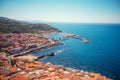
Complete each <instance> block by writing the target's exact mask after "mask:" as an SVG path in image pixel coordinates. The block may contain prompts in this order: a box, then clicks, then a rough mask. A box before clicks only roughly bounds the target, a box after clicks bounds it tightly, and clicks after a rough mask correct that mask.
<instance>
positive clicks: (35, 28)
mask: <svg viewBox="0 0 120 80" xmlns="http://www.w3.org/2000/svg"><path fill="white" fill-rule="evenodd" d="M40 31H48V32H49V31H50V32H52V31H55V32H61V31H60V30H58V29H57V28H54V27H52V26H50V25H48V24H43V23H37V24H32V23H28V22H24V21H18V20H13V19H9V18H6V17H0V32H2V33H39V32H40Z"/></svg>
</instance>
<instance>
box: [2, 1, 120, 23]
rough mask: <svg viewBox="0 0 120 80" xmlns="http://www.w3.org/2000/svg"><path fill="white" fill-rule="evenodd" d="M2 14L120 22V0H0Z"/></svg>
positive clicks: (28, 17) (37, 17) (78, 20)
mask: <svg viewBox="0 0 120 80" xmlns="http://www.w3.org/2000/svg"><path fill="white" fill-rule="evenodd" d="M0 16H5V17H8V18H13V19H18V20H40V21H52V22H87V23H120V0H0Z"/></svg>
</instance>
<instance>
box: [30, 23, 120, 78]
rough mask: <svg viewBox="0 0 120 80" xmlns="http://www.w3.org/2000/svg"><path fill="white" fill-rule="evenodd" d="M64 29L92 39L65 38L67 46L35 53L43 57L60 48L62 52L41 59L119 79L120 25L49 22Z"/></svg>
mask: <svg viewBox="0 0 120 80" xmlns="http://www.w3.org/2000/svg"><path fill="white" fill-rule="evenodd" d="M48 24H49V25H51V26H53V27H56V28H58V29H60V30H62V31H63V32H66V33H71V34H76V35H78V36H80V37H83V38H85V39H87V40H89V41H90V42H89V43H84V42H82V41H80V40H78V39H74V38H69V39H68V40H63V41H61V43H63V44H64V45H60V46H56V47H53V48H49V49H46V50H42V51H36V52H33V53H32V55H34V56H40V55H44V54H48V53H50V52H53V51H58V50H61V52H60V53H59V54H56V55H55V56H52V57H46V58H44V59H42V60H40V61H41V62H43V63H47V62H51V63H53V64H54V65H62V66H64V67H67V68H73V69H76V70H84V71H88V72H95V73H100V74H101V75H103V76H106V77H109V78H112V79H114V80H120V24H92V23H88V24H84V23H83V24H82V23H81V24H80V23H48ZM61 36H63V35H60V34H53V35H51V36H50V38H54V39H58V38H59V37H61Z"/></svg>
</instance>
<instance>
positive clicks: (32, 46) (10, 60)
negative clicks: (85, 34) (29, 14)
mask: <svg viewBox="0 0 120 80" xmlns="http://www.w3.org/2000/svg"><path fill="white" fill-rule="evenodd" d="M47 35H48V34H47V33H46V34H45V33H41V34H37V33H34V34H32V33H19V34H16V33H10V34H5V33H0V46H1V52H0V79H1V80H111V79H110V78H107V77H105V76H103V75H101V74H99V73H94V72H87V71H84V70H75V69H70V68H65V67H62V66H58V65H53V64H52V63H50V62H47V63H42V62H40V61H37V60H36V59H37V57H35V56H33V55H30V54H29V53H30V52H33V51H37V50H38V51H40V50H44V49H48V48H51V47H55V46H59V45H62V44H61V43H60V42H59V41H58V40H54V39H49V38H48V36H47ZM49 35H50V34H49ZM67 37H74V36H73V35H72V36H70V35H69V36H67ZM83 42H84V40H83ZM54 54H55V53H54V52H53V53H51V54H49V53H48V55H46V56H54Z"/></svg>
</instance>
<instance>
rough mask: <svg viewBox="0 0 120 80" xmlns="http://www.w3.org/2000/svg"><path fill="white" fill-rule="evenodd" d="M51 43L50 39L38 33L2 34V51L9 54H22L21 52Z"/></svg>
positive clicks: (0, 37)
mask: <svg viewBox="0 0 120 80" xmlns="http://www.w3.org/2000/svg"><path fill="white" fill-rule="evenodd" d="M49 42H50V40H48V38H46V37H44V36H43V35H41V34H36V33H35V34H31V33H20V34H15V33H10V34H2V33H0V50H1V51H2V52H6V53H9V54H16V53H20V52H21V51H26V50H28V49H31V48H35V47H38V46H41V45H43V44H46V43H49Z"/></svg>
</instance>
